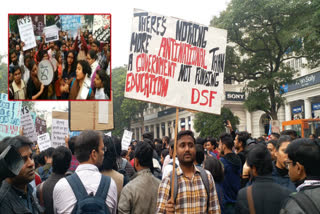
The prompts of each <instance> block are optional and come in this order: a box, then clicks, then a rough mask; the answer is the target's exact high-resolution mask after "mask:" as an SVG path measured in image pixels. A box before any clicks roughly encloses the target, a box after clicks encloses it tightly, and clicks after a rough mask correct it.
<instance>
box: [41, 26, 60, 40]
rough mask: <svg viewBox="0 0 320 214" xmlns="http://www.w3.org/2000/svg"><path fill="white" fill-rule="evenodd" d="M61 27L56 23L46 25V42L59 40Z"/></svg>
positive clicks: (44, 31) (44, 30)
mask: <svg viewBox="0 0 320 214" xmlns="http://www.w3.org/2000/svg"><path fill="white" fill-rule="evenodd" d="M59 30H60V29H59V28H58V27H57V26H56V25H51V26H49V27H45V28H44V29H43V33H44V34H45V36H46V37H45V42H46V43H48V42H54V41H57V40H59Z"/></svg>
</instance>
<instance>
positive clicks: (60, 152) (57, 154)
mask: <svg viewBox="0 0 320 214" xmlns="http://www.w3.org/2000/svg"><path fill="white" fill-rule="evenodd" d="M71 158H72V154H71V151H70V149H68V148H66V147H64V146H59V147H57V148H56V149H55V150H54V152H53V154H52V172H54V173H56V174H59V175H64V174H65V173H66V172H67V170H68V169H69V167H70V163H71Z"/></svg>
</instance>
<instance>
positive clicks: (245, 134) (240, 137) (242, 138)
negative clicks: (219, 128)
mask: <svg viewBox="0 0 320 214" xmlns="http://www.w3.org/2000/svg"><path fill="white" fill-rule="evenodd" d="M236 135H238V141H240V142H242V147H243V148H245V147H246V145H247V140H248V139H249V133H248V132H246V131H244V132H238V133H237V134H236Z"/></svg>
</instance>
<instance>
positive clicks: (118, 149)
mask: <svg viewBox="0 0 320 214" xmlns="http://www.w3.org/2000/svg"><path fill="white" fill-rule="evenodd" d="M112 141H113V143H114V145H115V147H116V153H117V157H120V156H122V155H121V153H122V152H121V150H122V146H121V141H120V139H119V138H117V137H114V136H112Z"/></svg>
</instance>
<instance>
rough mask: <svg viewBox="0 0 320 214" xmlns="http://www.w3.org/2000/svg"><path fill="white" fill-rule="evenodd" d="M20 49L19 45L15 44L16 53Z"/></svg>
mask: <svg viewBox="0 0 320 214" xmlns="http://www.w3.org/2000/svg"><path fill="white" fill-rule="evenodd" d="M20 50H21V49H20V45H19V44H16V51H17V52H19V51H20Z"/></svg>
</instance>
